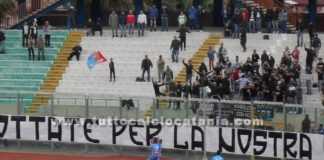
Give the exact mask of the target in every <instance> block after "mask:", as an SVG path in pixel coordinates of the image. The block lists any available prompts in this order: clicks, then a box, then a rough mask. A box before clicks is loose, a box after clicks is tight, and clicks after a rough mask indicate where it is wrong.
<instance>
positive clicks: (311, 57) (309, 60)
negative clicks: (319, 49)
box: [305, 47, 316, 74]
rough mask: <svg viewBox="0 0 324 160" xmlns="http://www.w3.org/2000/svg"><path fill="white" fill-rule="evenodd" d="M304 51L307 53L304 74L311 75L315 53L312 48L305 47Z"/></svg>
mask: <svg viewBox="0 0 324 160" xmlns="http://www.w3.org/2000/svg"><path fill="white" fill-rule="evenodd" d="M305 51H306V53H307V55H306V73H307V74H312V70H313V61H314V59H315V56H316V53H315V51H314V49H313V48H312V47H310V48H306V47H305Z"/></svg>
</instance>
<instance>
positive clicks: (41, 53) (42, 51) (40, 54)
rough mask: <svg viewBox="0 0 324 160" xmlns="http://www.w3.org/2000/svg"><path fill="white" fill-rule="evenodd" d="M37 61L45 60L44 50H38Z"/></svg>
mask: <svg viewBox="0 0 324 160" xmlns="http://www.w3.org/2000/svg"><path fill="white" fill-rule="evenodd" d="M37 59H38V60H41V59H42V60H45V51H44V48H38V56H37Z"/></svg>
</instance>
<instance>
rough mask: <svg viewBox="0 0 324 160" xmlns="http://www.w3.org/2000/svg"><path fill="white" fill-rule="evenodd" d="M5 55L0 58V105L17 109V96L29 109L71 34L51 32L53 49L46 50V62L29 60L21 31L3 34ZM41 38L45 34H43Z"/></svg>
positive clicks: (8, 31)
mask: <svg viewBox="0 0 324 160" xmlns="http://www.w3.org/2000/svg"><path fill="white" fill-rule="evenodd" d="M4 33H5V36H6V40H5V48H6V53H5V54H0V104H1V105H17V95H18V94H19V95H20V97H21V98H23V101H22V104H23V107H25V108H26V107H29V106H30V104H31V103H32V99H33V97H34V95H35V93H36V92H37V91H38V90H39V88H40V85H41V84H42V81H43V79H44V78H45V77H46V74H47V72H48V70H49V69H50V67H51V65H52V64H53V62H54V59H55V58H56V55H57V53H58V52H59V50H60V48H61V47H62V45H63V42H64V40H65V39H66V37H67V35H68V31H59V30H58V31H52V33H51V34H52V36H51V47H50V48H46V49H45V59H46V60H45V61H37V49H35V55H36V58H35V61H34V62H33V61H29V60H28V51H27V49H26V48H24V47H22V34H21V31H20V30H6V31H4ZM39 34H42V33H41V32H40V33H39Z"/></svg>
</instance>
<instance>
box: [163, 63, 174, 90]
mask: <svg viewBox="0 0 324 160" xmlns="http://www.w3.org/2000/svg"><path fill="white" fill-rule="evenodd" d="M162 80H163V82H164V84H165V86H166V92H167V93H169V92H170V83H171V82H172V81H173V71H172V70H171V69H170V67H169V66H166V69H165V71H164V72H163V77H162Z"/></svg>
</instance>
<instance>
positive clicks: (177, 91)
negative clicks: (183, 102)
mask: <svg viewBox="0 0 324 160" xmlns="http://www.w3.org/2000/svg"><path fill="white" fill-rule="evenodd" d="M182 90H183V87H182V85H181V83H180V81H178V82H177V84H176V86H175V96H176V97H177V98H181V96H182ZM175 104H176V108H175V109H176V110H178V109H180V100H176V102H175Z"/></svg>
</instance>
